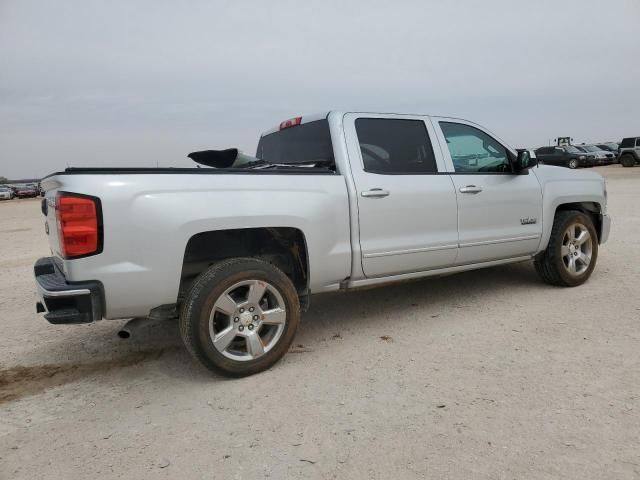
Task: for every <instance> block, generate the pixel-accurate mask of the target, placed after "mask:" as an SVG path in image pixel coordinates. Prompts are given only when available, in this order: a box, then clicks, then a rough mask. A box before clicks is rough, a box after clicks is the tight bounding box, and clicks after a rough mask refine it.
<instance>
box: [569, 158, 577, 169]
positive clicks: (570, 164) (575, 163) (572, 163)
mask: <svg viewBox="0 0 640 480" xmlns="http://www.w3.org/2000/svg"><path fill="white" fill-rule="evenodd" d="M577 166H578V162H577V161H576V160H570V161H569V168H576V167H577Z"/></svg>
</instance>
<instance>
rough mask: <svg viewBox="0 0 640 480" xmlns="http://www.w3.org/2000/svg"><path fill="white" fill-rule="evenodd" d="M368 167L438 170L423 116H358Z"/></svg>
mask: <svg viewBox="0 0 640 480" xmlns="http://www.w3.org/2000/svg"><path fill="white" fill-rule="evenodd" d="M355 126H356V133H357V134H358V142H359V143H360V151H361V152H362V160H363V162H364V169H365V171H367V172H370V173H380V174H388V175H393V174H423V173H436V172H437V170H438V169H437V167H436V160H435V157H434V154H433V147H432V146H431V140H430V139H429V134H428V133H427V127H426V126H425V124H424V122H423V121H422V120H404V119H397V118H358V119H356V121H355Z"/></svg>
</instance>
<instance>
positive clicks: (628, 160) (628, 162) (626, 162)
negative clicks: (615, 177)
mask: <svg viewBox="0 0 640 480" xmlns="http://www.w3.org/2000/svg"><path fill="white" fill-rule="evenodd" d="M620 163H621V164H622V166H623V167H633V166H634V165H635V164H636V159H635V158H634V157H633V155H630V154H628V153H627V154H626V155H623V156H622V157H621V158H620Z"/></svg>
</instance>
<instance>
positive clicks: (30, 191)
mask: <svg viewBox="0 0 640 480" xmlns="http://www.w3.org/2000/svg"><path fill="white" fill-rule="evenodd" d="M38 195H39V193H38V189H37V188H36V187H32V186H29V185H23V186H20V187H18V190H17V191H16V197H18V198H33V197H37V196H38Z"/></svg>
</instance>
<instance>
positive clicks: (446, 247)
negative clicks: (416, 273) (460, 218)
mask: <svg viewBox="0 0 640 480" xmlns="http://www.w3.org/2000/svg"><path fill="white" fill-rule="evenodd" d="M452 248H458V245H439V246H437V247H424V248H412V249H408V250H393V251H391V252H378V253H365V254H364V255H363V257H364V258H375V257H386V256H390V255H406V254H408V253H421V252H435V251H437V250H450V249H452Z"/></svg>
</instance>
